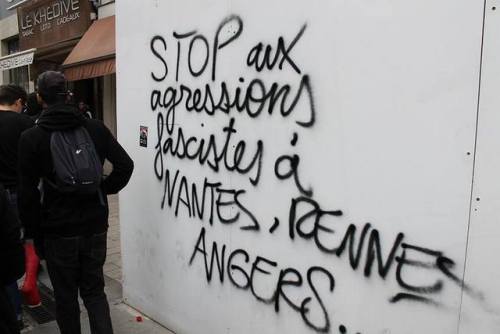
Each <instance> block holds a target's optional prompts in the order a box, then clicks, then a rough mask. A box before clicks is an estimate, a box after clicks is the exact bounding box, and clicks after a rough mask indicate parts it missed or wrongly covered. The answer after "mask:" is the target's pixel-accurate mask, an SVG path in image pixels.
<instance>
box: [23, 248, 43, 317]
mask: <svg viewBox="0 0 500 334" xmlns="http://www.w3.org/2000/svg"><path fill="white" fill-rule="evenodd" d="M24 251H25V254H26V277H25V278H24V283H23V286H22V288H21V292H22V293H23V296H24V302H25V303H26V305H28V306H29V307H36V306H39V305H40V304H41V303H40V293H39V292H38V286H37V284H36V281H37V278H38V266H39V264H40V259H39V258H38V255H36V252H35V247H34V246H33V244H32V243H25V244H24Z"/></svg>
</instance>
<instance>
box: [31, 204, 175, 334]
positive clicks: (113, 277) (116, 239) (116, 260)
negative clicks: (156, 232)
mask: <svg viewBox="0 0 500 334" xmlns="http://www.w3.org/2000/svg"><path fill="white" fill-rule="evenodd" d="M108 200H109V211H110V215H109V230H108V245H107V246H108V253H107V259H106V263H105V265H104V275H105V279H106V288H105V292H106V295H107V297H108V302H109V307H110V311H111V320H112V322H113V329H114V333H115V334H146V333H147V334H175V333H173V332H171V331H169V330H168V329H166V328H165V327H163V326H161V325H160V324H158V323H156V322H154V321H153V320H151V319H149V318H148V317H146V316H145V315H143V314H141V313H140V312H139V311H137V310H135V309H133V308H131V307H130V306H128V305H126V304H125V303H124V302H123V298H122V285H121V282H122V264H121V246H120V219H119V213H118V211H119V210H118V207H119V205H118V196H116V195H114V196H109V197H108ZM42 265H43V264H42ZM39 281H40V283H41V284H43V285H45V286H47V287H48V290H49V291H50V289H51V287H52V285H51V284H50V280H49V278H48V275H47V271H46V270H42V271H41V273H40V276H39ZM80 308H81V310H82V312H81V325H82V334H89V333H90V328H89V322H88V315H87V312H86V310H85V307H83V304H82V302H81V301H80ZM25 323H26V325H27V327H26V328H25V329H24V330H23V331H22V333H23V334H25V333H29V334H57V333H59V330H58V328H57V324H56V322H55V320H53V321H50V322H47V323H44V324H38V323H37V321H36V320H35V318H33V317H31V316H30V314H29V313H27V312H25Z"/></svg>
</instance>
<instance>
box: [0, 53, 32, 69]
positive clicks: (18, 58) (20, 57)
mask: <svg viewBox="0 0 500 334" xmlns="http://www.w3.org/2000/svg"><path fill="white" fill-rule="evenodd" d="M35 51H36V49H30V50H25V51H21V52H17V53H13V54H10V55H7V56H4V57H1V58H0V71H5V70H10V69H13V68H16V67H21V66H26V65H30V64H33V56H34V55H35Z"/></svg>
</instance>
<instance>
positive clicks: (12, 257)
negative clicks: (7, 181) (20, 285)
mask: <svg viewBox="0 0 500 334" xmlns="http://www.w3.org/2000/svg"><path fill="white" fill-rule="evenodd" d="M0 236H1V238H0V239H1V241H0V263H2V268H3V269H2V270H0V283H1V284H2V288H3V286H4V285H7V284H10V283H12V282H15V281H16V280H17V279H19V278H20V277H21V276H22V275H23V274H24V248H23V246H22V242H21V229H20V224H19V221H18V220H17V217H16V215H15V213H14V210H13V209H12V208H11V206H10V203H9V201H8V199H7V196H6V193H5V190H4V189H3V187H0Z"/></svg>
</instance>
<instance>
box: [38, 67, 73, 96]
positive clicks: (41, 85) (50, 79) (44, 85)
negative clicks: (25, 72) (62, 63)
mask: <svg viewBox="0 0 500 334" xmlns="http://www.w3.org/2000/svg"><path fill="white" fill-rule="evenodd" d="M37 86H38V94H40V95H41V96H42V98H43V97H44V96H50V95H57V94H65V93H66V91H67V89H66V78H65V77H64V74H62V73H61V72H56V71H47V72H43V73H42V74H40V75H39V76H38V80H37Z"/></svg>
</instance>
